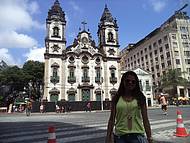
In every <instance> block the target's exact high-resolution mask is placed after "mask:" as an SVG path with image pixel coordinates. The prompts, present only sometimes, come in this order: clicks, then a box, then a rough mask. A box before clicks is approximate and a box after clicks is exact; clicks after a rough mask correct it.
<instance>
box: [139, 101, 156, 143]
mask: <svg viewBox="0 0 190 143" xmlns="http://www.w3.org/2000/svg"><path fill="white" fill-rule="evenodd" d="M141 114H142V118H143V124H144V128H145V132H146V136H147V139H148V142H149V143H152V142H153V139H152V133H151V127H150V122H149V119H148V114H147V106H146V104H144V105H143V106H142V108H141Z"/></svg>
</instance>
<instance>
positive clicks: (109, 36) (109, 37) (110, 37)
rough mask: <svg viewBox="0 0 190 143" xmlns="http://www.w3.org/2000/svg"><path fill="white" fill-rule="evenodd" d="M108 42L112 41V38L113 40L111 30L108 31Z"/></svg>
mask: <svg viewBox="0 0 190 143" xmlns="http://www.w3.org/2000/svg"><path fill="white" fill-rule="evenodd" d="M108 42H114V40H113V33H112V32H109V33H108Z"/></svg>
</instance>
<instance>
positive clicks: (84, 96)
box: [82, 89, 90, 101]
mask: <svg viewBox="0 0 190 143" xmlns="http://www.w3.org/2000/svg"><path fill="white" fill-rule="evenodd" d="M82 101H90V89H82Z"/></svg>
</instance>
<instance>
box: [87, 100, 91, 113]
mask: <svg viewBox="0 0 190 143" xmlns="http://www.w3.org/2000/svg"><path fill="white" fill-rule="evenodd" d="M86 108H87V110H86V112H87V111H89V112H91V103H90V102H88V103H87V105H86Z"/></svg>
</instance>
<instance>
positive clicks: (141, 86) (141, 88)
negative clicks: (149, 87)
mask: <svg viewBox="0 0 190 143" xmlns="http://www.w3.org/2000/svg"><path fill="white" fill-rule="evenodd" d="M139 87H140V90H141V91H143V85H142V81H141V80H139Z"/></svg>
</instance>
